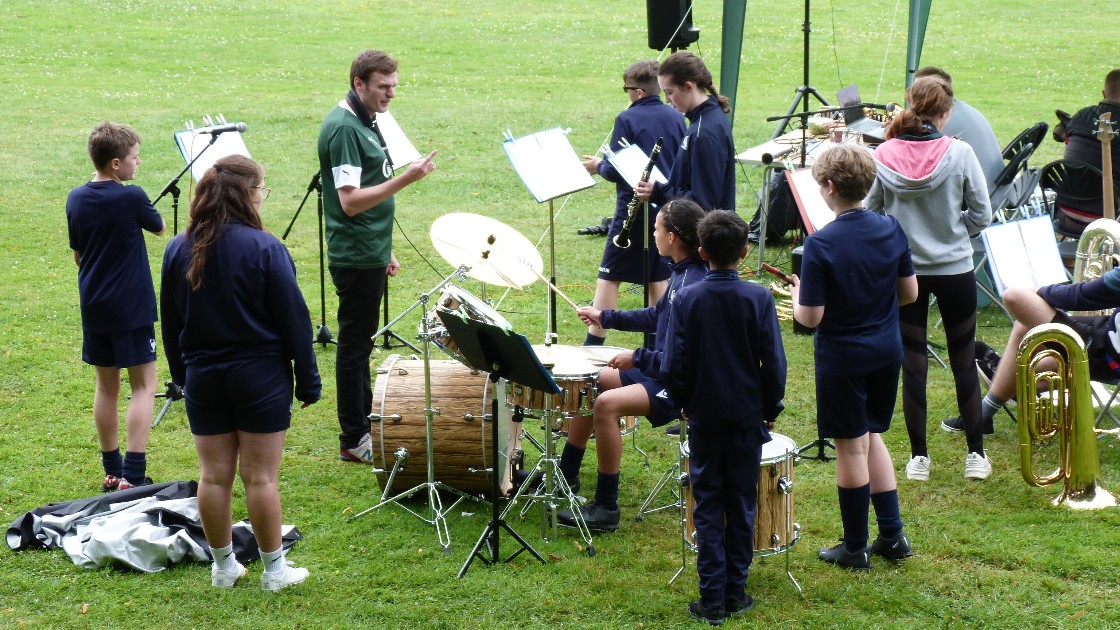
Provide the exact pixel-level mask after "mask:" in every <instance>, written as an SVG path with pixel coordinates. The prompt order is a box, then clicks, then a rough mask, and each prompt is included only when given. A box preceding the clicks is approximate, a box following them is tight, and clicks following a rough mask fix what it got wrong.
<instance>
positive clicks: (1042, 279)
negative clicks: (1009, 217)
mask: <svg viewBox="0 0 1120 630" xmlns="http://www.w3.org/2000/svg"><path fill="white" fill-rule="evenodd" d="M980 235H981V238H982V239H983V241H984V249H985V251H987V253H988V267H989V269H991V272H992V283H993V284H995V287H996V290H997V291H998V292H999V295H1000V297H1003V292H1004V291H1006V290H1007V288H1008V287H1017V286H1018V287H1030V288H1032V289H1037V288H1038V287H1044V286H1046V285H1050V284H1060V283H1062V282H1066V281H1067V280H1068V279H1069V278H1068V277H1066V268H1065V265H1063V264H1062V257H1061V254H1059V253H1058V243H1057V240H1056V239H1055V237H1054V224H1053V223H1051V222H1050V217H1048V216H1041V217H1034V218H1030V219H1019V220H1017V221H1008V222H1007V223H996V224H993V225H990V226H988V227H987V228H985V229H984V231H983V232H981V233H980Z"/></svg>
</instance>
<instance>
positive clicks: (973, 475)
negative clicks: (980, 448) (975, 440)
mask: <svg viewBox="0 0 1120 630" xmlns="http://www.w3.org/2000/svg"><path fill="white" fill-rule="evenodd" d="M991 474H992V462H991V460H989V459H988V453H987V452H985V453H984V454H983V455H981V454H980V453H969V454H968V455H967V456H966V457H965V458H964V478H965V479H987V478H988V475H991Z"/></svg>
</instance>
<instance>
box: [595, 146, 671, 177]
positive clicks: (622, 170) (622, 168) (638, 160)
mask: <svg viewBox="0 0 1120 630" xmlns="http://www.w3.org/2000/svg"><path fill="white" fill-rule="evenodd" d="M607 161H608V162H610V163H611V166H613V167H614V168H615V170H617V171H618V173H619V175H622V179H624V180H626V183H627V185H629V186H630V187H631V188H635V187H637V185H638V182H639V181H640V180H641V179H642V171H644V170H646V164H649V155H647V154H646V152H645V151H643V150H642V148H641V147H639V146H638V145H636V144H631V145H627V146H626V147H625V148H624V149H622V150H621V151H617V152H615V153H611V154H608V155H607ZM649 177H650V179H651V180H653V181H655V182H658V183H660V184H664V183H666V182H667V181H669V180H668V179H666V177H665V175H663V174H662V173H661V169H659V168H657V167H656V166H654V167H653V171H652V172H651V173H650V176H649Z"/></svg>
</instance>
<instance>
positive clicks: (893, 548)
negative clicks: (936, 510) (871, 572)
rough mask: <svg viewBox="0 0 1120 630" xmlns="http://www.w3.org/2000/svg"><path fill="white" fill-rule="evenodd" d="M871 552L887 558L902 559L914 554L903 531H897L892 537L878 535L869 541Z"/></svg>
mask: <svg viewBox="0 0 1120 630" xmlns="http://www.w3.org/2000/svg"><path fill="white" fill-rule="evenodd" d="M871 553H873V554H875V555H876V556H879V557H882V558H885V559H887V560H902V559H903V558H909V557H910V556H912V555H914V550H913V549H911V548H910V539H909V538H907V537H906V534H905V533H903V532H898V534H896V535H895V536H894V538H883V537H882V536H879V537H878V538H876V539H875V542H873V543H871Z"/></svg>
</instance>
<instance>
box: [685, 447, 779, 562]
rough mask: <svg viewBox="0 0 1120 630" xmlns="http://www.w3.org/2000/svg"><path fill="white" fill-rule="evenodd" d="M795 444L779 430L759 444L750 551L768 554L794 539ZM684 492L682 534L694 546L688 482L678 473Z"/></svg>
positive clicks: (776, 551) (692, 503)
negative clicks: (759, 453) (683, 527)
mask: <svg viewBox="0 0 1120 630" xmlns="http://www.w3.org/2000/svg"><path fill="white" fill-rule="evenodd" d="M796 457H797V444H795V443H794V442H793V440H791V439H790V438H788V437H786V436H784V435H782V434H780V433H773V432H771V433H770V441H769V442H767V443H766V444H763V445H762V462H761V464H760V469H759V471H758V504H757V508H756V510H755V517H754V555H756V556H768V555H771V554H775V553H780V552H782V551H785V550H786V549H788V548H789V547H791V546H793V544H794V543H796V542H797V536H798V533H797V524H796V523H795V522H794V520H793V463H794V459H795V458H796ZM688 458H689V452H688V443H687V442H684V443H682V444H681V459H682V460H683V462H684V467H685V470H688ZM682 483H683V485H684V488H683V492H684V495H685V510H684V513H685V534H686V536H687V540H688V542H689V543H690V544H691V545H692V546H693V548H695V546H696V525H695V523H694V521H693V517H692V510H693V508H694V507H695V505H696V503H695V501H694V500H693V498H692V486H691V485H690V484H689V482H688V476H687V475H682Z"/></svg>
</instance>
